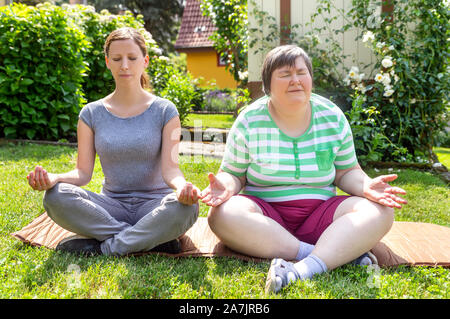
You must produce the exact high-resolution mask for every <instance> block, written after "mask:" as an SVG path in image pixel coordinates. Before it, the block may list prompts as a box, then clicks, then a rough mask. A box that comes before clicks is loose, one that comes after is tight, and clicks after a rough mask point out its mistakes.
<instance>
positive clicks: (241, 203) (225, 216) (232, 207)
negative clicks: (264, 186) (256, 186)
mask: <svg viewBox="0 0 450 319" xmlns="http://www.w3.org/2000/svg"><path fill="white" fill-rule="evenodd" d="M246 213H261V214H262V211H261V209H260V208H259V206H258V205H256V204H255V203H254V202H253V201H252V200H250V199H248V198H246V197H243V196H233V197H231V198H230V199H229V200H227V201H226V202H224V203H223V204H221V205H219V206H216V207H211V209H210V210H209V212H208V224H209V227H210V228H211V230H212V231H214V232H216V231H217V230H220V229H226V227H233V225H234V224H235V223H237V222H239V219H240V218H241V217H242V216H243V214H246Z"/></svg>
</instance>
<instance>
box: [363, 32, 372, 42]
mask: <svg viewBox="0 0 450 319" xmlns="http://www.w3.org/2000/svg"><path fill="white" fill-rule="evenodd" d="M369 40H370V41H373V40H375V35H374V34H373V32H372V31H367V32H366V33H364V36H363V40H362V41H363V42H367V41H369Z"/></svg>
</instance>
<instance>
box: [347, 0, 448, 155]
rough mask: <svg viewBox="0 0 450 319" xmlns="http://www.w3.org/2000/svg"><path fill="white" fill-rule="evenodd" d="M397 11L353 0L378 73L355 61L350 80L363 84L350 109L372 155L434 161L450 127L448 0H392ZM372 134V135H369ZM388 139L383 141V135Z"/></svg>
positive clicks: (355, 84)
mask: <svg viewBox="0 0 450 319" xmlns="http://www.w3.org/2000/svg"><path fill="white" fill-rule="evenodd" d="M390 2H391V3H392V4H393V6H394V10H393V12H392V14H389V13H384V14H382V15H380V16H377V15H376V14H375V12H376V8H377V6H376V5H377V4H378V1H375V0H353V8H352V10H351V11H350V14H351V16H352V17H353V19H354V21H355V22H354V23H355V26H358V27H360V28H363V29H365V32H364V34H363V36H362V41H363V42H364V43H366V45H368V46H369V47H370V48H371V49H372V50H373V52H374V54H375V56H376V58H377V63H376V64H375V65H374V69H373V71H372V74H369V75H368V76H369V78H368V79H367V80H365V81H363V79H364V78H366V76H365V75H364V74H360V73H359V70H358V68H357V67H353V68H352V69H351V70H350V72H349V74H348V75H347V77H346V78H345V81H346V82H347V84H349V85H351V86H352V88H353V89H354V90H355V95H354V103H353V106H354V109H353V110H352V112H350V113H349V117H350V121H351V125H352V127H353V126H355V127H357V126H358V124H357V123H359V124H361V125H364V126H365V129H364V130H363V131H358V129H356V130H355V131H356V133H354V135H355V139H360V140H362V141H364V142H363V143H362V144H361V145H359V149H358V151H359V153H360V154H359V155H360V157H361V158H363V159H365V160H395V161H416V162H420V161H433V160H435V159H436V158H435V157H434V154H433V152H432V147H433V145H434V143H435V139H436V138H437V136H438V134H439V132H441V131H442V130H443V127H444V125H445V113H446V107H447V104H448V95H447V94H448V89H449V77H448V71H449V65H448V61H449V58H450V53H449V49H448V43H447V41H448V37H449V29H448V21H449V18H450V11H449V6H448V1H441V0H410V1H406V0H392V1H390ZM362 134H365V135H362ZM381 140H382V141H383V142H382V143H380V141H381Z"/></svg>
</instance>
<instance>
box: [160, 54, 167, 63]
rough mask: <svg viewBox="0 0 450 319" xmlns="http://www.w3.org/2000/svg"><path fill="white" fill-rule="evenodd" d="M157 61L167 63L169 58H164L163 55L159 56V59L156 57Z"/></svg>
mask: <svg viewBox="0 0 450 319" xmlns="http://www.w3.org/2000/svg"><path fill="white" fill-rule="evenodd" d="M158 59H159V60H161V61H167V62H169V58H168V57H166V56H164V55H161V56H160V57H158Z"/></svg>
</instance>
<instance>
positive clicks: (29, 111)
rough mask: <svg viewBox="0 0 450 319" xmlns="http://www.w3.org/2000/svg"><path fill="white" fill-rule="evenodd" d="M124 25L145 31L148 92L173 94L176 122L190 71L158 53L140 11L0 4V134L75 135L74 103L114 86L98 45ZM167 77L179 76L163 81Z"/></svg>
mask: <svg viewBox="0 0 450 319" xmlns="http://www.w3.org/2000/svg"><path fill="white" fill-rule="evenodd" d="M125 26H129V27H133V28H136V29H138V30H140V31H141V33H143V34H144V36H145V37H146V42H147V49H148V52H149V56H150V67H149V70H148V72H149V74H150V78H151V81H152V84H153V87H154V89H153V90H154V93H155V94H157V95H162V96H163V97H166V98H168V99H169V100H175V101H173V102H174V103H175V104H176V105H177V107H178V109H179V113H180V118H181V120H182V121H183V120H184V118H185V117H186V115H187V113H188V112H189V111H190V108H191V102H190V100H191V99H190V98H188V97H190V96H191V91H193V88H191V86H192V85H191V84H190V83H191V82H190V78H189V77H188V76H187V75H186V74H185V73H184V72H182V71H181V70H178V69H177V68H175V67H172V66H170V65H169V63H167V58H165V57H163V56H161V49H160V48H159V47H158V45H157V44H156V42H155V41H154V40H153V39H152V37H151V35H150V33H148V32H146V31H145V29H144V21H143V17H142V15H137V16H136V17H135V16H134V15H133V14H132V13H131V12H126V13H125V14H123V15H112V14H111V13H109V12H108V11H107V10H102V11H101V12H100V13H97V12H95V9H94V8H93V7H92V6H82V5H76V6H69V5H62V6H56V5H52V4H50V3H45V4H38V5H37V6H36V7H34V6H26V5H23V4H16V3H14V4H12V5H10V6H5V7H1V8H0V137H6V138H25V139H45V140H59V139H62V138H64V139H69V140H75V138H76V124H77V121H78V114H79V112H80V109H81V108H82V107H83V106H84V105H85V104H86V103H87V102H91V101H95V100H98V99H100V98H102V97H104V96H106V95H107V94H109V93H111V92H112V91H113V90H114V81H113V78H112V75H111V73H110V71H109V70H108V69H107V68H106V65H105V61H104V53H103V44H104V42H105V39H106V37H107V36H108V34H109V33H110V32H111V31H113V30H115V29H117V28H121V27H125ZM171 76H175V77H177V78H178V79H180V82H177V81H167V80H168V79H169V78H170V77H171ZM180 96H183V98H181V97H180ZM186 96H188V97H186Z"/></svg>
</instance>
